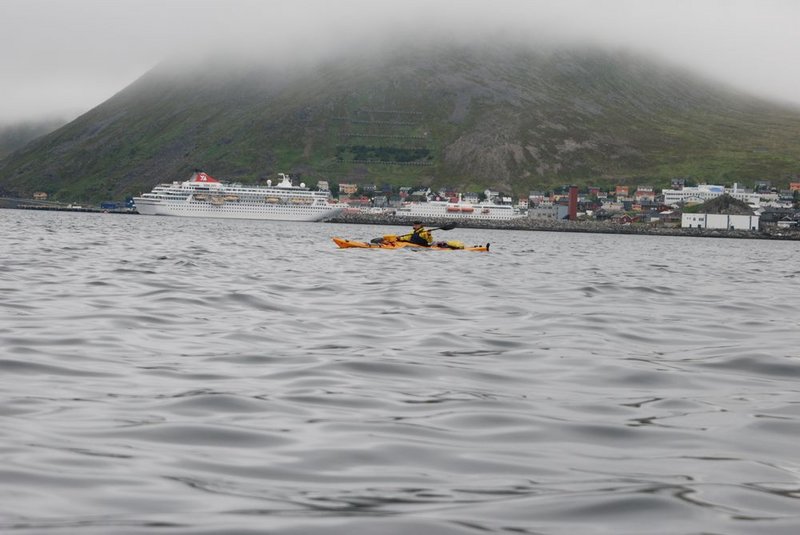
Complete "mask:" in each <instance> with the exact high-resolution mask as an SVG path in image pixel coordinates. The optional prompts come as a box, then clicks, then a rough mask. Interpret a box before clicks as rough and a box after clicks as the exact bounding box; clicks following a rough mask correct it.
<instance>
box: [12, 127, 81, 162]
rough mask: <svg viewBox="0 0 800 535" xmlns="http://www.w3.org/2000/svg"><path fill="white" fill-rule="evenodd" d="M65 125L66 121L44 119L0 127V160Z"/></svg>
mask: <svg viewBox="0 0 800 535" xmlns="http://www.w3.org/2000/svg"><path fill="white" fill-rule="evenodd" d="M66 123H67V121H65V120H63V119H44V120H41V121H26V122H20V123H14V124H9V125H0V159H2V158H5V157H6V156H8V155H9V154H11V153H12V152H14V151H15V150H17V149H19V148H22V147H24V146H25V145H26V144H27V143H29V142H30V141H31V140H33V139H36V138H37V137H40V136H43V135H45V134H49V133H50V132H52V131H54V130H56V129H57V128H60V127H62V126H64V125H65V124H66Z"/></svg>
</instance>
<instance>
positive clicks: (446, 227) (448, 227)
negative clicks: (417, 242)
mask: <svg viewBox="0 0 800 535" xmlns="http://www.w3.org/2000/svg"><path fill="white" fill-rule="evenodd" d="M454 228H456V224H455V223H445V224H444V225H442V226H441V227H434V228H429V229H428V232H430V231H432V230H453V229H454ZM412 234H414V233H413V232H409V233H408V234H402V235H400V236H397V239H400V238H405V237H406V236H411V235H412ZM370 241H371V242H372V243H381V242H382V241H383V238H372V239H371V240H370Z"/></svg>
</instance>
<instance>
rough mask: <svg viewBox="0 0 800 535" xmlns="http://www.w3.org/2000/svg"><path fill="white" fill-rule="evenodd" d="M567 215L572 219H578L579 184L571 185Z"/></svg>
mask: <svg viewBox="0 0 800 535" xmlns="http://www.w3.org/2000/svg"><path fill="white" fill-rule="evenodd" d="M567 216H568V217H569V220H570V221H575V220H576V219H578V186H570V187H569V212H568V214H567Z"/></svg>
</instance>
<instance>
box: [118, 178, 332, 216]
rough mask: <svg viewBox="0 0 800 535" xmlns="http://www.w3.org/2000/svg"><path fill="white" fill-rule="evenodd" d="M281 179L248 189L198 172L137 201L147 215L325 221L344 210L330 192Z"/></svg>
mask: <svg viewBox="0 0 800 535" xmlns="http://www.w3.org/2000/svg"><path fill="white" fill-rule="evenodd" d="M278 178H280V182H279V183H278V184H277V185H275V186H273V185H272V181H271V180H268V181H267V185H266V186H246V185H242V184H233V183H226V182H221V181H219V180H217V179H215V178H214V177H212V176H211V175H209V174H207V173H204V172H202V171H196V172H195V173H194V174H192V177H191V178H190V179H189V180H186V181H184V182H173V183H172V184H159V185H158V186H156V187H155V188H153V191H151V192H149V193H144V194H142V195H140V196H139V197H134V198H133V202H134V205H135V206H136V210H137V211H138V212H139V213H140V214H144V215H169V216H181V217H219V218H229V219H277V220H286V221H321V220H324V219H329V218H331V217H333V216H335V215H337V214H338V213H339V212H341V211H342V209H343V207H342V206H341V205H338V204H334V203H333V201H332V199H331V195H330V192H328V191H321V190H316V191H312V190H310V189H309V188H307V187H306V186H305V184H302V183H301V184H300V185H299V186H295V185H293V184H292V181H291V179H290V178H289V177H288V176H286V175H285V174H283V173H278Z"/></svg>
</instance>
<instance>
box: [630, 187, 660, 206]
mask: <svg viewBox="0 0 800 535" xmlns="http://www.w3.org/2000/svg"><path fill="white" fill-rule="evenodd" d="M633 198H634V199H635V200H636V202H638V203H641V202H642V201H650V202H655V200H656V192H655V190H654V189H653V187H652V186H637V188H636V193H634V194H633Z"/></svg>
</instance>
